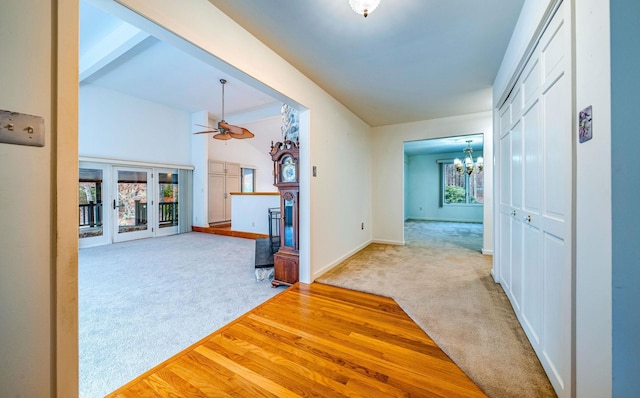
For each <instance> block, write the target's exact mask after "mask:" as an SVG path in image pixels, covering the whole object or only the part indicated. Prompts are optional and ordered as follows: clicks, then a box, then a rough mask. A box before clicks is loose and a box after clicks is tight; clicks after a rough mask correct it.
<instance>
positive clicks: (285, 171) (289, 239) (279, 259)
mask: <svg viewBox="0 0 640 398" xmlns="http://www.w3.org/2000/svg"><path fill="white" fill-rule="evenodd" d="M270 153H271V159H272V160H273V185H275V186H276V187H278V190H279V191H280V249H279V250H278V252H277V253H275V254H274V255H273V270H274V276H273V281H272V282H271V285H272V286H273V287H276V286H280V285H287V286H290V285H292V284H294V283H296V282H298V280H299V275H300V266H299V256H298V249H299V242H300V239H299V236H298V232H299V230H300V220H299V218H298V213H299V210H300V202H299V193H300V182H299V175H300V172H299V171H300V170H299V167H298V154H299V153H300V151H299V149H298V142H293V141H288V140H287V141H284V142H276V143H275V144H273V142H272V143H271V152H270Z"/></svg>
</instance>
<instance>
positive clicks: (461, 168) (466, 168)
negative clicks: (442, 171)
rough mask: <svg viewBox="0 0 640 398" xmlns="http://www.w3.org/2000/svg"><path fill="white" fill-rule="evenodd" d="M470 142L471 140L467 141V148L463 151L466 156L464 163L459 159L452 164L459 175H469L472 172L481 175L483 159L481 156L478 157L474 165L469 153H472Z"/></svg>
mask: <svg viewBox="0 0 640 398" xmlns="http://www.w3.org/2000/svg"><path fill="white" fill-rule="evenodd" d="M471 142H472V140H467V147H466V148H465V149H463V152H464V153H466V154H467V156H466V157H465V158H464V163H463V162H462V161H461V160H460V159H456V160H454V161H453V164H454V165H455V166H456V170H457V171H458V173H460V174H465V173H466V174H469V175H471V173H473V172H474V171H475V172H476V174H477V173H481V172H482V168H483V167H484V159H482V156H480V157H478V160H476V162H475V163H474V162H473V156H471V152H473V149H471Z"/></svg>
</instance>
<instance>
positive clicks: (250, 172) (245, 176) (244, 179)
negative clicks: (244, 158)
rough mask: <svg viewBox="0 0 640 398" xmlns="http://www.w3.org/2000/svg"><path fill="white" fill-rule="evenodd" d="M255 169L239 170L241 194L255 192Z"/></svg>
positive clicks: (245, 168) (244, 168) (243, 168)
mask: <svg viewBox="0 0 640 398" xmlns="http://www.w3.org/2000/svg"><path fill="white" fill-rule="evenodd" d="M255 176H256V169H250V168H247V167H242V168H241V169H240V178H241V181H240V189H241V190H242V191H241V192H255V190H256V179H255Z"/></svg>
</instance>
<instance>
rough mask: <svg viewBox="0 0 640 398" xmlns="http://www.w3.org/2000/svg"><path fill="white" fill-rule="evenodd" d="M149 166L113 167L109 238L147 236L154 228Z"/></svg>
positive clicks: (119, 239)
mask: <svg viewBox="0 0 640 398" xmlns="http://www.w3.org/2000/svg"><path fill="white" fill-rule="evenodd" d="M152 172H153V170H152V169H146V168H132V167H114V168H113V178H114V181H113V186H114V195H113V196H114V197H113V200H112V202H111V208H112V210H113V220H114V222H113V241H114V242H123V241H127V240H132V239H142V238H150V237H152V236H153V233H154V231H155V228H154V222H155V217H154V212H153V196H152V195H153V191H154V189H153V184H152Z"/></svg>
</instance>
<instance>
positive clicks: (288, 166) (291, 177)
mask: <svg viewBox="0 0 640 398" xmlns="http://www.w3.org/2000/svg"><path fill="white" fill-rule="evenodd" d="M296 179H297V176H296V164H295V163H294V162H293V158H292V157H291V156H289V155H287V156H285V157H283V158H282V162H281V163H280V182H296V181H297V180H296Z"/></svg>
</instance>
